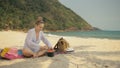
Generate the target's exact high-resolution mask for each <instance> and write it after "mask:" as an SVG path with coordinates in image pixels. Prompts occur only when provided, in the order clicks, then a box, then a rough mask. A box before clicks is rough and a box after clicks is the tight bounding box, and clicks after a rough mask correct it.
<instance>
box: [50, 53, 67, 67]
mask: <svg viewBox="0 0 120 68" xmlns="http://www.w3.org/2000/svg"><path fill="white" fill-rule="evenodd" d="M48 68H69V59H68V58H66V57H65V54H59V55H56V56H55V57H53V58H52V62H51V64H50V65H49V67H48Z"/></svg>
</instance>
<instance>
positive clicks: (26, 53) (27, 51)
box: [22, 48, 37, 57]
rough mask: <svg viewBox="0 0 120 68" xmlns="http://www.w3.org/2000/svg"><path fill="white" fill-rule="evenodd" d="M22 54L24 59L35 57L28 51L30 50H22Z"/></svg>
mask: <svg viewBox="0 0 120 68" xmlns="http://www.w3.org/2000/svg"><path fill="white" fill-rule="evenodd" d="M22 52H23V55H24V56H25V57H32V56H33V57H36V56H37V55H36V54H35V53H34V52H33V51H32V50H30V49H28V48H24V49H23V50H22Z"/></svg>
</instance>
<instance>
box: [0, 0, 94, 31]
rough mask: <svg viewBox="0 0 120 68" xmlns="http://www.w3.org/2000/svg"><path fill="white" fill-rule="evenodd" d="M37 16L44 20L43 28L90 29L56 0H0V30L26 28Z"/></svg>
mask: <svg viewBox="0 0 120 68" xmlns="http://www.w3.org/2000/svg"><path fill="white" fill-rule="evenodd" d="M37 16H42V17H43V18H44V21H45V25H46V27H45V30H52V31H56V30H91V29H93V28H92V27H91V25H89V24H88V23H87V22H86V21H85V20H84V19H82V18H81V17H80V16H78V15H77V14H75V13H74V12H73V11H72V10H70V9H69V8H67V7H65V6H64V5H62V4H61V3H59V1H58V0H0V30H3V29H6V28H8V29H11V30H15V29H18V30H26V29H29V28H32V27H33V26H34V22H35V19H36V17H37Z"/></svg>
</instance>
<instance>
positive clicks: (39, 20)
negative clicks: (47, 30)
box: [35, 16, 44, 25]
mask: <svg viewBox="0 0 120 68" xmlns="http://www.w3.org/2000/svg"><path fill="white" fill-rule="evenodd" d="M35 24H36V25H39V24H44V21H43V18H42V17H41V16H39V17H38V18H37V20H36V22H35Z"/></svg>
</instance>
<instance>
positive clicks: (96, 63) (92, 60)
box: [72, 46, 120, 68]
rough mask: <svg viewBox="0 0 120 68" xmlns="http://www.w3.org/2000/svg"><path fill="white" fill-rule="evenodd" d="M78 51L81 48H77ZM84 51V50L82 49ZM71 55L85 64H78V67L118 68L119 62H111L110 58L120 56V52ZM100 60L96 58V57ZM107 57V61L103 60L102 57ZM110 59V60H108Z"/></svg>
mask: <svg viewBox="0 0 120 68" xmlns="http://www.w3.org/2000/svg"><path fill="white" fill-rule="evenodd" d="M77 48H78V49H79V48H81V46H79V47H77ZM83 49H84V48H83ZM72 55H74V56H76V57H81V58H84V60H83V61H85V62H86V63H83V64H80V65H79V66H80V67H82V66H85V67H86V68H119V67H120V60H112V57H111V56H115V57H116V56H117V57H119V56H120V51H114V52H103V51H102V52H101V51H78V52H74V53H73V54H72ZM97 56H98V57H102V58H98V57H97ZM106 56H107V57H108V58H109V59H106V58H105V59H104V57H106ZM110 57H111V59H110Z"/></svg>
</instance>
